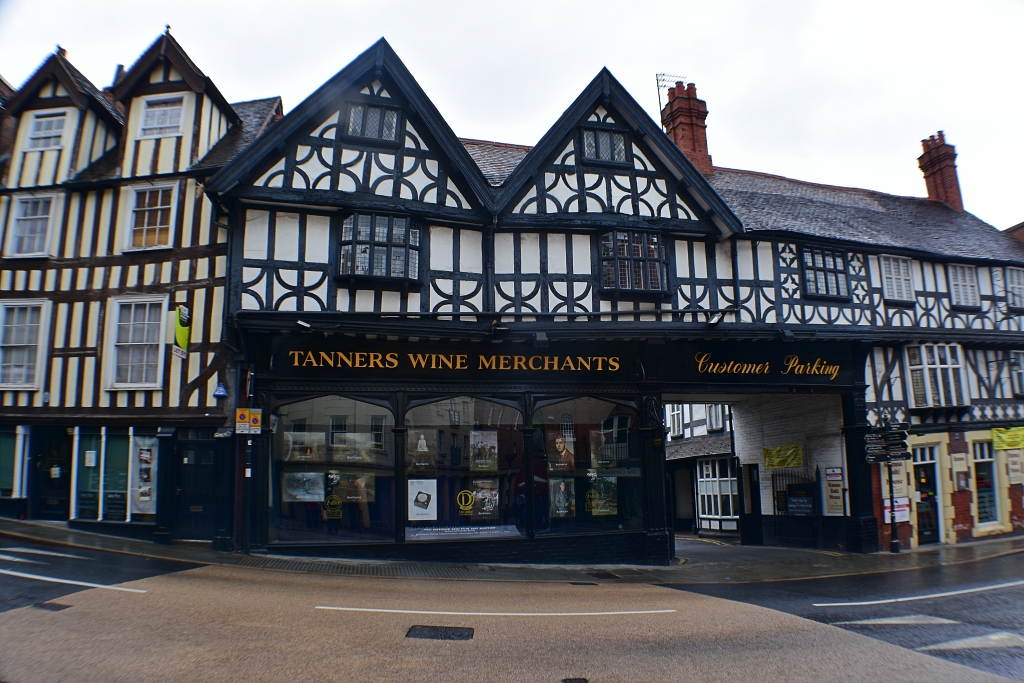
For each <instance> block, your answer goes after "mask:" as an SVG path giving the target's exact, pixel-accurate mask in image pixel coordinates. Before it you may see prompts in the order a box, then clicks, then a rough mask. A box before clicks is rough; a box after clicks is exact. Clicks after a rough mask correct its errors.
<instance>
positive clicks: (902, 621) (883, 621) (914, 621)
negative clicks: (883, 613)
mask: <svg viewBox="0 0 1024 683" xmlns="http://www.w3.org/2000/svg"><path fill="white" fill-rule="evenodd" d="M959 623H960V622H959V621H953V620H952V619H943V618H942V617H933V616H930V615H928V614H908V615H907V616H904V617H879V618H878V619H861V620H860V621H835V622H832V625H833V626H840V625H849V626H917V625H930V624H936V625H938V624H959Z"/></svg>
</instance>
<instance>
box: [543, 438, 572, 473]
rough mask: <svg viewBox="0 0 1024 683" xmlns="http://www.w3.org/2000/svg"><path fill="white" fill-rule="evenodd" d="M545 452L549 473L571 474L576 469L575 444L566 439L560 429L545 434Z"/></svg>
mask: <svg viewBox="0 0 1024 683" xmlns="http://www.w3.org/2000/svg"><path fill="white" fill-rule="evenodd" d="M546 437H547V438H546V439H545V441H546V443H545V450H546V452H547V456H548V471H549V472H572V471H574V470H575V469H576V453H575V447H576V444H575V443H573V440H572V439H568V438H566V436H565V434H564V433H563V432H562V430H561V429H559V428H555V429H549V430H547V434H546Z"/></svg>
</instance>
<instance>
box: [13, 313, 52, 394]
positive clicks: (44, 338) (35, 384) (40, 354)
mask: <svg viewBox="0 0 1024 683" xmlns="http://www.w3.org/2000/svg"><path fill="white" fill-rule="evenodd" d="M28 306H38V307H39V309H40V310H39V330H38V338H37V339H36V362H35V367H36V369H35V375H34V376H33V378H32V382H0V389H2V390H5V391H6V390H20V391H38V390H39V389H40V388H41V387H42V385H43V383H42V375H43V374H44V371H45V369H46V368H45V366H46V351H45V347H46V345H47V344H48V340H49V331H50V307H51V302H50V300H49V299H0V342H2V341H3V327H2V326H3V324H4V323H5V322H6V320H7V310H6V309H8V308H20V307H28ZM2 361H3V354H2V350H0V362H2Z"/></svg>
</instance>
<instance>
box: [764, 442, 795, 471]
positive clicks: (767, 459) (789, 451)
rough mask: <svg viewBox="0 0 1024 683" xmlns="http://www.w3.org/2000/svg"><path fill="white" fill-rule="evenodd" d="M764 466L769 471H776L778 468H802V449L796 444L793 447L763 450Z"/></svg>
mask: <svg viewBox="0 0 1024 683" xmlns="http://www.w3.org/2000/svg"><path fill="white" fill-rule="evenodd" d="M764 466H765V467H767V468H769V469H776V468H780V467H803V466H804V447H803V446H801V445H799V444H797V445H795V446H778V447H776V448H765V449H764Z"/></svg>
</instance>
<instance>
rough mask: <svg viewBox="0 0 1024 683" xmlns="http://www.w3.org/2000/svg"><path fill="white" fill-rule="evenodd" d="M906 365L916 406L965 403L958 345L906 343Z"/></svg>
mask: <svg viewBox="0 0 1024 683" xmlns="http://www.w3.org/2000/svg"><path fill="white" fill-rule="evenodd" d="M907 365H908V367H909V368H910V389H911V391H910V394H911V397H912V398H913V401H914V407H915V408H937V407H948V406H960V405H966V403H967V401H966V396H965V395H964V390H963V378H962V375H961V373H962V367H961V362H960V347H959V346H958V345H956V344H920V345H913V346H908V347H907Z"/></svg>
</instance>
